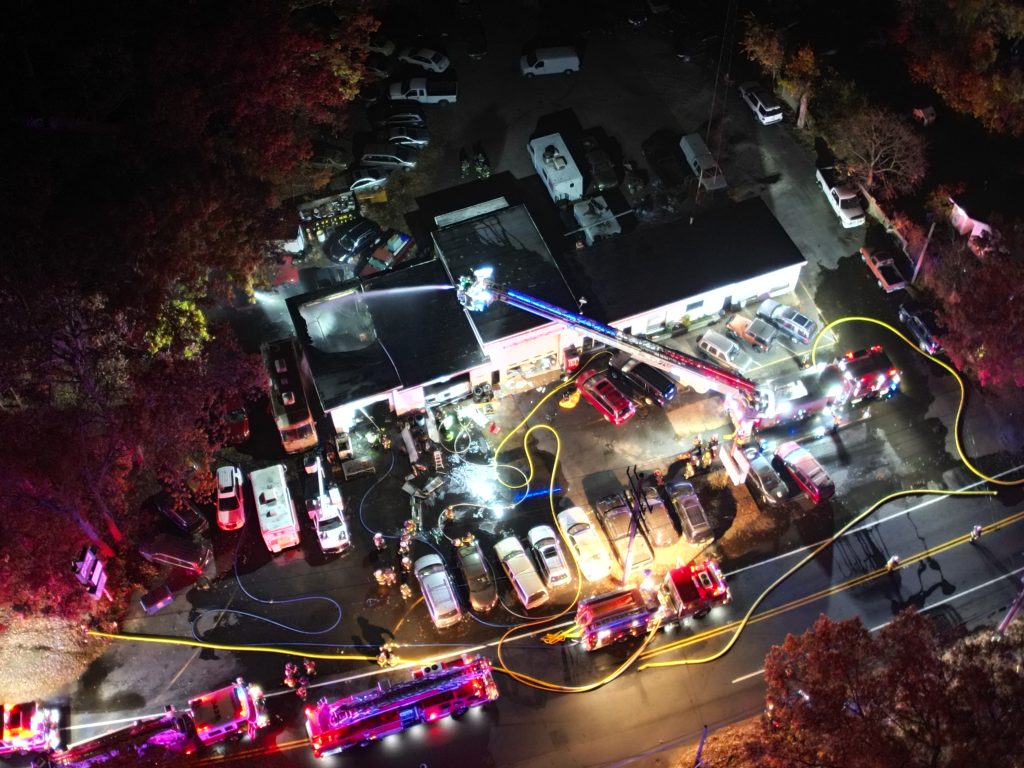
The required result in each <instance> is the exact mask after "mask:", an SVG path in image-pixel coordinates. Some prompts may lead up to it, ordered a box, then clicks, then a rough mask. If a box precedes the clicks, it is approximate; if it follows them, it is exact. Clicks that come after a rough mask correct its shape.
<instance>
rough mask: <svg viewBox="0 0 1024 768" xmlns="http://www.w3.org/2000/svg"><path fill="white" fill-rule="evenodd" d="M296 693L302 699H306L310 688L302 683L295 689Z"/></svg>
mask: <svg viewBox="0 0 1024 768" xmlns="http://www.w3.org/2000/svg"><path fill="white" fill-rule="evenodd" d="M295 695H296V696H298V697H299V698H300V699H302V701H305V700H306V699H307V698H308V697H309V689H308V688H306V686H304V685H300V686H299V687H298V688H296V689H295Z"/></svg>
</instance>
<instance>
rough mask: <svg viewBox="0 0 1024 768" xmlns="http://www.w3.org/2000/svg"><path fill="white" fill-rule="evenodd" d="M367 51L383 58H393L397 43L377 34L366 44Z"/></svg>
mask: <svg viewBox="0 0 1024 768" xmlns="http://www.w3.org/2000/svg"><path fill="white" fill-rule="evenodd" d="M366 50H367V51H369V52H370V53H377V54H380V55H381V56H391V55H392V54H393V53H394V52H395V43H394V41H392V40H390V39H388V38H386V37H384V36H383V35H379V34H377V35H373V36H372V37H371V38H370V41H369V42H368V43H367V44H366Z"/></svg>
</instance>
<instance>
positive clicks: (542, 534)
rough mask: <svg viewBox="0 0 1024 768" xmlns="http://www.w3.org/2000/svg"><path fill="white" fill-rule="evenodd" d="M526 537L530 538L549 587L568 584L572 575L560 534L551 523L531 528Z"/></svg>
mask: <svg viewBox="0 0 1024 768" xmlns="http://www.w3.org/2000/svg"><path fill="white" fill-rule="evenodd" d="M526 538H527V539H528V540H529V542H530V546H531V547H533V552H534V554H535V555H536V557H537V564H538V565H539V566H540V572H541V575H543V576H544V580H545V582H546V583H547V586H548V588H549V589H550V588H553V587H558V586H561V585H562V584H568V583H569V582H570V581H571V580H572V577H571V576H570V574H569V567H568V565H566V562H565V555H563V554H562V545H561V544H560V543H559V541H558V534H557V533H555V531H554V529H553V528H552V527H551V526H550V525H538V526H535V527H533V528H531V529H530V532H529V533H528V534H526Z"/></svg>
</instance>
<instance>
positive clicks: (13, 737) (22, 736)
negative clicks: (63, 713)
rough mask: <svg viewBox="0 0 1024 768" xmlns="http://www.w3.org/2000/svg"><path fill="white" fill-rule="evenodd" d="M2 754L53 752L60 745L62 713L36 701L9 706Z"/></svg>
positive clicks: (5, 710) (3, 708) (0, 739)
mask: <svg viewBox="0 0 1024 768" xmlns="http://www.w3.org/2000/svg"><path fill="white" fill-rule="evenodd" d="M0 712H2V713H3V735H2V736H0V755H14V754H22V755H27V754H29V753H32V752H50V751H52V750H54V749H56V748H57V747H58V746H60V710H58V709H56V708H53V707H45V706H43V705H42V704H38V703H36V702H28V703H25V704H5V705H3V706H0Z"/></svg>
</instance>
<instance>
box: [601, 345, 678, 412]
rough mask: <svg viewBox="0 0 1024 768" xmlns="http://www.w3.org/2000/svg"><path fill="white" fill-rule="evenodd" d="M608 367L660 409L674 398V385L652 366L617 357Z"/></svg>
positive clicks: (665, 375)
mask: <svg viewBox="0 0 1024 768" xmlns="http://www.w3.org/2000/svg"><path fill="white" fill-rule="evenodd" d="M609 367H610V368H611V370H612V372H613V374H615V375H617V376H620V377H621V378H622V380H623V381H625V382H626V383H627V384H629V386H631V387H632V388H633V389H635V390H636V391H637V392H640V393H641V394H642V395H643V396H645V397H647V398H650V399H651V400H652V401H653V402H655V403H657V404H658V405H659V406H660V407H662V408H664V407H665V406H666V405H668V404H669V402H670V401H671V400H672V398H674V397H675V396H676V389H677V387H676V383H675V382H674V381H672V379H670V378H669V377H668V375H667V374H664V373H662V372H661V371H659V370H658V369H657V368H655V367H654V366H652V365H648V364H647V363H641V362H640V361H639V360H634V359H632V358H630V357H625V356H622V355H619V356H617V357H616V358H615V359H614V360H612V362H611V365H610V366H609Z"/></svg>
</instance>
